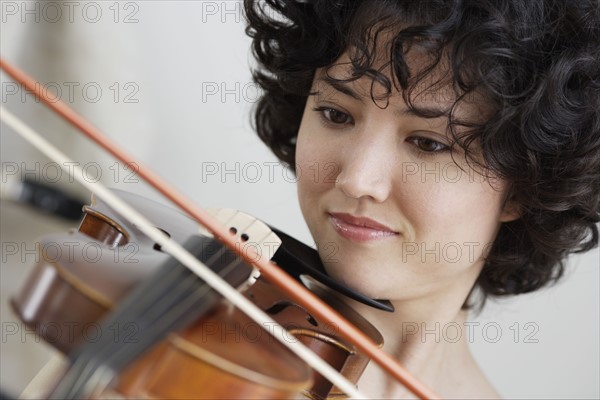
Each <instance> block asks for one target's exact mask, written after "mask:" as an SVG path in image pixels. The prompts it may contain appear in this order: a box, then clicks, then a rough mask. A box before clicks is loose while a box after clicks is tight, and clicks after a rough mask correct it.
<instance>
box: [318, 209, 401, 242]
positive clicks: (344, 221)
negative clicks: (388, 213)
mask: <svg viewBox="0 0 600 400" xmlns="http://www.w3.org/2000/svg"><path fill="white" fill-rule="evenodd" d="M329 222H330V223H331V225H332V226H333V228H334V229H335V231H336V232H337V233H338V234H339V235H340V236H342V237H344V238H347V239H350V240H353V241H356V242H368V241H372V240H381V239H385V238H388V237H392V236H396V235H399V232H396V231H394V230H393V229H391V228H389V227H387V226H385V225H383V224H381V223H379V222H377V221H374V220H372V219H370V218H366V217H357V216H354V215H351V214H346V213H329Z"/></svg>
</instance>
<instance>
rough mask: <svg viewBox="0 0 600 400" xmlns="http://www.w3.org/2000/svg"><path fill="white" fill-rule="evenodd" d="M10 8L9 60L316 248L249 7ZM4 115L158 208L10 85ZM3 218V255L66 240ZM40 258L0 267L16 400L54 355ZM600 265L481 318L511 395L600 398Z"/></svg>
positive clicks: (165, 166)
mask: <svg viewBox="0 0 600 400" xmlns="http://www.w3.org/2000/svg"><path fill="white" fill-rule="evenodd" d="M0 3H1V9H2V22H1V32H0V33H1V35H0V36H1V42H0V44H1V52H2V57H3V58H5V59H6V60H8V61H11V62H13V63H15V64H16V65H18V66H19V67H21V68H23V69H24V70H25V71H27V72H28V73H30V74H32V75H34V76H36V77H37V79H38V80H39V81H40V82H42V83H43V84H44V85H45V87H47V88H48V89H49V90H52V91H53V92H56V91H57V90H60V95H61V99H62V100H63V101H66V102H67V103H69V104H70V105H72V106H73V107H74V108H76V109H77V110H78V111H79V112H80V113H81V114H83V115H84V116H86V117H87V118H88V119H89V120H90V121H92V122H93V123H94V124H95V125H96V126H98V127H99V128H101V130H103V131H104V132H106V134H108V135H109V136H110V137H112V138H113V139H114V140H115V141H116V142H117V143H119V144H121V145H122V146H124V147H125V148H127V149H128V151H130V152H131V153H133V154H134V155H135V156H136V157H138V158H139V159H140V160H141V161H142V162H143V163H145V164H147V165H149V166H151V167H152V168H153V169H154V170H156V171H157V172H158V173H159V174H161V175H162V176H163V177H165V178H166V179H168V180H170V181H171V182H172V183H174V184H175V186H176V187H178V188H179V189H180V190H181V191H183V192H184V193H185V194H187V195H189V196H190V197H191V198H192V199H194V200H196V201H197V202H198V204H200V205H201V206H217V207H232V208H237V209H240V210H244V211H246V212H249V213H250V214H253V215H255V216H257V217H259V218H261V219H263V220H265V221H268V222H269V223H271V224H273V225H275V226H278V227H280V228H282V229H283V230H285V231H287V232H288V233H290V234H292V235H293V236H296V237H297V238H299V239H301V240H303V241H305V242H307V243H312V241H311V239H310V236H309V234H308V230H307V229H306V227H305V226H304V223H303V221H302V217H301V215H300V212H299V208H298V205H297V200H296V193H295V187H294V184H293V178H292V175H291V174H289V173H287V172H286V171H285V170H284V169H283V168H282V167H281V166H280V165H278V164H271V163H274V162H276V159H275V158H274V157H273V156H272V155H271V154H270V153H269V152H268V151H267V150H266V148H265V147H264V146H263V145H262V143H261V142H260V141H259V140H258V139H257V138H256V137H255V135H254V134H253V132H252V130H251V128H250V124H249V111H250V109H251V107H252V105H253V102H254V101H255V99H256V98H257V95H258V93H257V90H256V87H255V86H254V85H253V84H252V83H251V79H250V73H249V65H251V63H252V61H251V56H250V53H249V44H250V40H249V39H248V38H247V37H246V36H245V34H244V32H243V29H244V24H243V18H242V15H241V4H240V3H239V2H237V1H227V2H219V1H217V2H213V1H133V2H118V3H117V2H115V1H97V2H80V1H74V2H71V3H63V2H51V1H50V2H40V3H36V2H21V1H18V2H13V1H4V0H3V1H1V2H0ZM115 83H116V84H115ZM70 88H72V91H71V89H70ZM98 88H99V89H100V91H98ZM15 91H16V93H14V92H15ZM117 93H118V95H119V96H118V98H117V97H115V95H116V94H117ZM126 96H129V97H126ZM2 105H3V106H5V107H7V108H9V109H10V110H11V111H13V112H14V113H16V114H17V115H19V116H21V117H22V118H24V119H26V120H27V121H28V123H29V124H31V125H32V126H33V127H34V128H36V129H38V130H40V131H41V132H43V133H44V134H45V135H46V136H47V137H48V138H51V139H52V140H54V141H56V143H58V144H59V146H60V147H61V148H62V149H63V150H64V151H66V152H67V153H69V154H70V155H71V156H72V157H73V158H75V159H76V160H77V161H78V162H80V163H81V165H82V166H87V167H88V172H89V173H90V174H93V172H94V171H95V170H100V171H101V172H102V181H104V183H106V184H108V185H109V186H112V187H120V188H124V189H126V190H130V191H134V192H137V193H140V194H143V195H145V196H148V197H151V198H154V199H157V200H159V201H160V197H159V196H158V195H157V194H155V193H154V192H153V191H152V190H150V189H149V188H148V187H147V186H146V185H144V184H143V183H135V182H134V183H130V182H126V179H125V177H126V171H124V170H122V169H115V168H114V162H115V161H114V160H113V159H112V158H110V157H108V156H106V155H105V154H104V153H103V152H102V151H100V150H98V149H96V148H95V147H94V146H93V145H92V144H90V142H88V141H87V140H86V139H83V138H81V137H80V136H78V135H76V133H75V132H74V130H73V129H71V128H70V127H68V126H67V125H66V124H65V123H63V122H62V121H60V120H58V118H57V117H56V116H54V115H53V114H52V113H50V112H48V111H47V110H46V109H45V108H44V107H42V106H41V105H40V104H38V103H36V102H35V100H34V99H33V97H32V96H31V95H27V94H23V91H22V90H21V89H20V88H18V87H15V86H14V85H13V84H12V83H11V81H10V80H9V79H8V78H7V77H6V75H4V74H2ZM1 132H2V133H1V147H2V148H1V156H2V163H3V166H8V165H10V166H14V165H16V166H17V167H18V168H19V169H20V170H23V169H25V168H27V169H33V170H34V172H33V174H36V175H37V177H50V178H54V175H53V174H52V176H50V174H51V172H53V171H54V170H52V169H50V168H46V169H44V168H45V167H47V166H48V165H49V164H48V160H46V159H44V157H42V156H40V155H39V154H38V153H37V151H35V150H33V149H31V148H30V147H29V146H28V145H27V144H25V143H24V142H23V141H22V140H21V139H20V138H18V137H17V136H16V134H15V133H14V132H12V131H11V130H10V129H8V128H6V127H5V126H2V131H1ZM98 166H99V168H96V167H98ZM36 168H37V170H36ZM117 171H118V173H117ZM44 175H47V176H44ZM4 178H5V177H4V176H3V179H4ZM62 180H63V181H68V179H66V177H64V176H63V179H62ZM61 183H65V185H64V188H65V190H69V191H74V192H78V193H84V194H86V195H87V193H85V191H84V190H82V189H81V188H79V187H78V186H76V185H70V186H69V185H66V183H68V182H61ZM0 211H1V213H2V215H1V234H2V238H1V241H2V243H3V244H4V243H18V244H19V245H21V246H29V245H31V246H32V244H33V243H34V241H35V238H36V237H38V236H39V235H40V234H43V233H47V232H57V231H58V232H64V231H65V229H66V228H65V226H66V225H65V224H64V223H62V222H60V221H59V220H57V219H55V218H52V217H46V216H39V215H37V214H35V213H33V212H31V211H30V210H27V209H23V208H22V207H18V206H14V205H11V204H6V202H4V203H3V204H2V207H1V209H0ZM3 251H4V250H3ZM33 257H34V256H26V255H25V256H23V255H21V254H19V255H16V256H5V255H3V257H2V258H3V260H2V267H1V269H0V274H1V278H2V279H1V280H2V282H1V284H2V286H1V289H2V316H1V318H2V342H1V343H0V345H1V346H2V347H1V350H2V360H1V370H0V387H1V388H2V389H3V390H5V391H8V392H9V393H18V392H19V391H20V390H21V389H22V388H23V387H24V385H25V384H26V382H27V381H28V380H29V379H31V377H32V376H33V375H34V374H35V372H36V371H37V369H39V368H40V367H41V366H42V365H43V363H44V362H45V360H46V359H47V358H48V355H49V351H48V349H47V346H46V345H44V344H43V343H37V342H36V340H35V338H33V337H32V336H31V335H28V334H26V333H25V331H23V330H22V329H21V328H20V327H19V325H18V321H17V319H16V317H14V316H13V315H12V314H11V313H10V311H8V306H7V299H8V298H9V297H10V295H11V294H12V293H15V292H16V290H18V288H19V287H20V285H21V284H22V282H23V280H24V279H25V277H26V276H27V274H28V272H29V269H30V267H31V265H33V262H34V261H35V260H34V258H33ZM599 264H600V260H599V255H598V249H595V250H593V251H592V252H590V253H588V254H586V255H583V256H580V257H574V258H572V259H571V260H570V262H569V270H568V274H567V275H568V276H567V279H565V280H564V282H562V283H561V284H559V285H558V286H556V287H554V288H550V289H547V290H544V291H541V292H539V293H536V294H532V295H527V296H520V297H518V298H517V299H514V300H510V301H507V302H500V303H494V302H491V303H490V304H488V306H487V307H486V309H485V311H484V313H483V314H482V315H481V316H478V317H476V318H475V319H474V322H475V323H478V324H479V325H473V336H472V347H473V350H474V352H475V355H476V358H477V359H478V361H479V362H480V363H481V365H482V366H483V368H484V370H485V371H486V373H487V374H488V376H489V377H490V379H491V380H492V382H493V383H494V384H495V385H496V386H497V387H498V389H499V391H500V392H501V393H502V394H503V395H504V396H505V397H508V398H598V397H600V388H599V381H598V376H599V374H600V368H599V356H598V354H599V352H600V349H599V332H598V330H599V328H598V326H599V313H600V311H599V303H600V301H599V287H600V284H599V281H600V278H599V274H598V265H599ZM15 326H16V327H19V330H18V332H16V333H15V332H13V331H12V330H13V328H14V327H15ZM443 333H444V332H443V331H442V334H443ZM446 333H447V334H451V333H450V332H446ZM465 333H466V329H465V331H464V332H463V334H465ZM517 333H518V334H517Z"/></svg>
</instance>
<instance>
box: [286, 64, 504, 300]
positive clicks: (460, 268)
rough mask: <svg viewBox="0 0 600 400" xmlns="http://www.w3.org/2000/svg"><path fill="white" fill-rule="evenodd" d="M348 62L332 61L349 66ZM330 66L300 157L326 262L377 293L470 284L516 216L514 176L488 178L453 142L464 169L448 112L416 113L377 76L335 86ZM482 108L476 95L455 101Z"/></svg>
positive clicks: (337, 274)
mask: <svg viewBox="0 0 600 400" xmlns="http://www.w3.org/2000/svg"><path fill="white" fill-rule="evenodd" d="M346 68H347V67H346V66H340V67H339V68H338V67H335V68H332V69H329V72H328V73H329V75H330V76H334V77H335V78H338V79H341V78H346V77H347V76H348V71H347V69H346ZM324 76H325V71H324V70H318V71H317V73H316V75H315V80H314V82H313V91H318V94H316V95H313V96H309V98H308V101H307V104H306V108H305V110H304V115H303V118H302V123H301V126H300V130H299V134H298V141H297V150H296V168H297V175H298V191H299V200H300V206H301V209H302V212H303V214H304V218H305V219H306V222H307V224H308V227H309V229H310V231H311V233H312V235H313V238H314V240H315V242H316V244H317V247H318V250H319V253H320V256H321V258H322V260H323V262H324V265H325V268H326V270H327V272H328V273H329V274H330V275H331V276H333V277H334V278H336V279H338V280H340V281H342V282H344V283H345V284H347V285H348V286H350V287H352V288H354V289H356V290H358V291H360V292H362V293H364V294H366V295H368V296H370V297H373V298H382V299H390V300H411V299H418V298H423V297H424V296H428V295H430V294H431V293H437V294H442V296H443V294H444V293H447V292H451V291H456V290H459V291H460V293H464V295H466V294H467V293H468V291H469V290H470V288H471V287H472V285H473V283H474V281H475V279H476V278H477V276H478V274H479V272H480V270H481V267H482V265H483V262H482V260H483V259H482V257H483V256H484V254H485V252H486V251H489V246H491V243H492V242H493V240H494V238H495V236H496V233H497V231H498V228H499V225H500V223H501V222H502V221H507V220H510V219H513V218H514V216H513V215H512V214H511V213H510V212H508V211H504V210H503V207H502V205H503V200H504V196H505V192H506V185H505V183H504V182H502V181H500V180H495V181H494V182H490V181H488V180H485V179H484V178H483V177H482V176H481V175H480V174H478V173H476V172H474V171H473V170H472V169H470V168H469V167H468V166H466V164H465V163H464V162H461V161H464V158H463V157H464V156H463V155H462V153H458V152H456V151H455V153H454V156H455V159H456V162H457V163H459V164H460V165H461V167H463V169H464V170H461V169H459V167H458V166H457V165H456V164H455V162H454V161H453V159H452V156H451V152H450V151H449V149H448V147H449V144H450V142H449V139H448V138H447V137H446V127H447V118H446V117H441V118H434V119H427V118H423V117H419V116H417V115H414V114H413V113H411V112H410V111H409V110H408V108H407V106H406V104H405V103H404V101H403V99H402V96H401V95H400V94H399V93H394V95H393V96H392V97H391V98H390V99H389V105H388V107H386V108H381V107H380V106H381V103H379V105H380V106H378V105H376V104H375V103H373V101H372V100H371V97H370V93H371V83H372V80H371V79H370V78H368V77H366V78H361V79H360V80H357V81H353V82H351V83H347V84H341V85H336V87H333V86H331V84H329V83H326V82H325V81H324V80H322V78H323V77H324ZM375 94H377V90H376V89H375ZM417 104H418V105H419V106H422V107H429V108H434V109H440V108H442V109H444V110H445V109H447V108H448V107H449V106H450V105H451V104H452V101H451V99H449V98H448V96H443V95H441V94H440V93H439V92H438V93H434V94H433V95H430V96H422V97H421V98H420V99H418V100H417ZM482 111H483V110H481V109H480V108H479V107H478V106H477V105H476V104H474V103H472V104H461V105H460V107H459V109H458V110H457V111H456V112H457V115H458V116H462V117H477V116H478V115H481V113H482ZM442 298H443V297H442ZM462 300H464V298H463V299H462ZM462 300H461V301H462Z"/></svg>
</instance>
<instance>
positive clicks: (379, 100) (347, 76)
mask: <svg viewBox="0 0 600 400" xmlns="http://www.w3.org/2000/svg"><path fill="white" fill-rule="evenodd" d="M389 54H390V53H389V51H387V49H384V48H381V47H380V48H379V50H378V52H377V53H376V54H375V56H376V57H375V62H374V63H373V66H372V67H370V68H369V69H364V68H357V64H356V60H357V59H356V57H357V55H356V52H354V51H352V50H349V51H346V52H344V53H343V54H342V55H341V56H340V57H339V58H338V59H337V60H336V61H335V62H333V63H332V64H331V65H329V66H326V67H323V68H319V69H317V70H316V72H315V79H314V84H313V90H314V91H315V92H316V93H317V95H318V96H323V97H331V96H338V95H340V94H342V95H346V96H349V97H352V98H354V99H356V100H360V101H366V100H369V101H372V102H373V103H375V104H376V105H378V106H379V107H388V106H390V105H391V106H392V107H395V108H397V109H399V112H400V113H402V112H406V111H407V110H408V111H413V112H416V113H417V114H421V115H422V116H424V117H432V118H433V117H441V116H446V117H449V116H450V117H452V119H453V120H455V122H459V121H463V122H469V123H482V122H484V121H485V119H487V118H489V117H490V115H491V112H492V107H491V106H490V105H489V104H488V103H489V102H487V101H486V99H485V96H483V95H482V94H481V93H480V92H472V93H469V94H467V95H464V94H462V93H460V92H459V91H457V90H455V86H456V85H455V84H454V81H453V74H452V71H451V69H450V68H449V66H448V62H446V61H445V60H444V58H442V59H441V60H440V62H438V63H437V64H436V65H435V67H433V68H431V69H430V70H427V68H428V66H429V65H430V64H431V63H432V61H434V60H433V59H432V56H431V55H429V54H428V53H427V52H426V51H425V50H423V49H422V48H420V47H418V46H416V47H413V48H411V49H410V50H409V51H408V52H407V53H405V54H404V61H405V62H406V65H407V67H408V70H409V72H410V74H409V77H408V79H407V83H408V85H407V86H406V87H405V88H403V87H402V86H401V85H400V83H399V81H398V78H397V76H396V74H395V73H394V70H393V69H394V61H393V60H390V59H389V58H387V59H386V56H388V55H389ZM382 77H384V79H382Z"/></svg>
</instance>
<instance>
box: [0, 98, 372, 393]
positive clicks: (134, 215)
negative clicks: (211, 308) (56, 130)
mask: <svg viewBox="0 0 600 400" xmlns="http://www.w3.org/2000/svg"><path fill="white" fill-rule="evenodd" d="M0 118H1V119H2V121H3V122H4V123H5V124H7V125H8V126H10V127H11V128H12V129H14V130H15V131H16V132H17V133H19V134H20V135H21V136H22V137H23V138H25V139H26V140H28V141H29V142H30V143H31V144H32V145H33V146H35V147H36V148H38V149H39V150H40V151H41V152H43V153H44V154H46V155H47V156H48V157H49V158H50V159H52V160H54V161H55V162H57V163H58V164H59V165H60V166H61V167H63V168H64V169H65V171H66V172H67V173H69V174H71V176H73V175H74V176H73V178H74V179H77V180H78V181H79V182H80V183H81V184H82V185H84V186H85V187H86V188H87V189H88V190H90V191H91V192H93V193H95V194H96V195H97V196H98V197H99V198H100V199H102V200H104V201H105V202H107V203H108V204H110V205H111V207H112V208H113V209H114V210H115V211H116V212H118V213H119V214H120V215H122V216H124V217H127V218H128V219H129V220H130V221H131V222H132V223H133V224H135V225H137V227H138V228H139V229H140V230H141V231H142V232H143V233H144V234H146V235H147V236H148V237H150V238H151V239H152V240H154V241H155V242H156V243H158V244H159V245H160V246H161V248H162V250H163V251H165V252H167V253H169V254H171V255H172V256H173V257H175V258H176V259H177V260H179V261H180V262H181V263H182V264H184V265H186V266H187V267H188V268H189V269H191V270H192V271H193V272H194V273H195V274H196V275H199V276H200V277H201V278H202V279H203V280H205V281H206V282H207V283H208V284H209V285H210V286H212V287H213V288H214V289H215V290H217V291H218V292H219V293H220V294H221V295H223V296H224V297H226V298H227V299H229V301H231V302H232V303H233V304H234V305H235V306H236V307H238V308H239V309H240V310H242V311H243V312H244V313H245V314H246V315H248V316H249V317H250V318H252V319H253V320H254V321H256V322H257V323H258V324H259V325H261V326H262V327H263V328H264V329H265V330H267V331H268V332H269V333H270V334H271V335H273V336H274V337H275V338H276V339H277V340H279V341H280V342H281V343H283V344H284V345H285V346H286V347H288V348H289V349H290V350H291V351H293V352H294V353H295V354H296V355H298V356H299V357H300V358H301V359H302V360H304V361H305V362H306V363H308V364H309V365H310V366H311V367H312V368H313V369H315V370H317V371H318V372H319V373H320V374H321V375H323V376H324V377H326V378H327V379H328V380H329V381H330V382H332V383H333V384H335V385H336V386H337V387H339V388H340V389H341V390H342V391H344V392H345V393H347V394H348V395H349V396H350V397H352V398H363V399H364V398H366V396H364V395H363V394H361V393H360V392H359V391H358V390H357V389H356V387H355V386H354V385H353V384H352V383H351V382H349V381H348V380H347V379H346V378H345V377H343V376H342V375H341V374H340V373H339V372H338V371H336V370H335V369H334V368H333V367H331V366H330V365H329V364H328V363H326V362H325V361H324V360H322V359H321V358H320V357H318V356H317V355H316V354H315V353H313V352H312V351H311V350H309V349H308V348H307V347H306V346H304V345H303V344H302V343H300V342H299V341H290V340H288V338H287V335H286V331H285V329H284V328H283V327H282V326H281V325H280V324H278V323H277V322H276V321H274V320H273V319H272V318H270V317H269V316H268V315H267V314H266V313H265V312H263V311H262V310H261V309H260V308H258V307H257V306H256V305H254V304H253V303H252V302H250V301H248V300H247V299H246V298H245V297H244V296H243V295H242V294H241V293H239V292H238V291H237V290H235V289H234V288H232V287H231V286H229V285H228V284H226V283H225V282H224V281H223V280H222V279H221V278H220V277H219V276H218V275H217V274H215V273H214V272H213V271H211V270H210V269H208V268H206V267H205V266H204V265H203V264H202V263H200V262H199V261H198V260H197V259H196V258H195V257H194V256H192V255H191V254H190V253H189V252H187V251H185V250H184V249H183V248H182V247H181V246H180V245H179V244H178V243H176V242H175V241H173V240H171V239H170V238H169V237H168V236H167V235H166V234H165V233H163V232H162V231H160V230H159V229H157V228H155V227H154V226H153V225H152V224H151V223H150V221H148V220H147V219H146V218H145V217H144V216H142V215H141V214H140V213H138V212H137V211H136V210H135V209H134V208H133V207H131V206H129V205H127V204H126V203H125V202H123V201H122V200H121V199H120V198H118V197H117V196H116V195H115V194H114V193H112V192H111V191H109V190H108V189H107V188H105V187H104V186H103V185H101V184H99V183H98V182H92V181H90V180H86V179H84V178H83V177H84V176H85V174H84V173H83V171H82V170H81V168H79V167H78V166H77V163H75V162H72V161H71V160H70V159H69V158H68V157H66V156H65V155H64V154H63V153H62V152H61V151H60V150H58V149H57V148H56V147H55V146H53V145H51V144H50V143H49V142H48V141H46V140H45V139H43V138H42V137H41V136H40V135H39V134H38V133H36V132H35V131H34V130H33V129H31V128H30V127H29V126H28V125H26V124H25V123H23V122H22V121H21V120H20V119H18V118H17V117H15V116H14V115H13V114H12V113H10V112H8V110H6V109H5V108H4V107H3V106H0ZM230 239H231V238H230ZM233 247H235V246H233ZM250 250H252V249H250ZM282 273H283V274H285V272H282ZM327 320H330V319H327ZM267 328H268V329H267ZM355 330H356V328H355ZM363 336H364V334H363Z"/></svg>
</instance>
